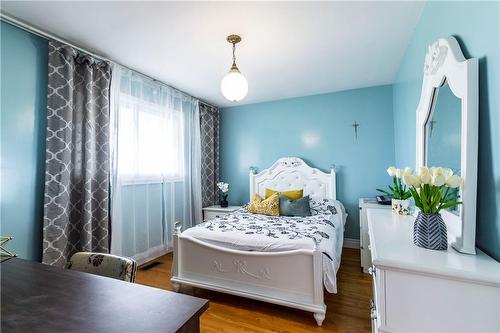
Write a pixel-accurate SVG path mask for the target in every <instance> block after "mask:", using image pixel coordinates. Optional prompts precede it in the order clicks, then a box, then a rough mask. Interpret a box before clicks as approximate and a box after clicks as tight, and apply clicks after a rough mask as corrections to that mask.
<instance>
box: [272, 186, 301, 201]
mask: <svg viewBox="0 0 500 333" xmlns="http://www.w3.org/2000/svg"><path fill="white" fill-rule="evenodd" d="M274 193H278V194H282V195H284V196H285V197H287V198H288V199H290V200H297V199H300V198H302V196H303V195H304V190H292V191H283V192H279V191H275V190H271V189H269V188H266V199H267V198H269V197H270V196H271V195H273V194H274Z"/></svg>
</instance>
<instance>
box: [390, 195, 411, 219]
mask: <svg viewBox="0 0 500 333" xmlns="http://www.w3.org/2000/svg"><path fill="white" fill-rule="evenodd" d="M392 213H393V214H396V215H410V200H408V199H406V200H399V199H392Z"/></svg>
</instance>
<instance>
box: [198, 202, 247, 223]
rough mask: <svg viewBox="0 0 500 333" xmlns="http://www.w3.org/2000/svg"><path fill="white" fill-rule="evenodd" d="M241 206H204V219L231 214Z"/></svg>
mask: <svg viewBox="0 0 500 333" xmlns="http://www.w3.org/2000/svg"><path fill="white" fill-rule="evenodd" d="M240 208H241V206H229V207H221V206H220V205H214V206H209V207H205V208H203V221H207V220H211V219H215V218H218V217H221V216H224V215H227V214H230V213H232V212H234V211H236V210H238V209H240Z"/></svg>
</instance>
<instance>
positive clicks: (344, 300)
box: [136, 249, 372, 333]
mask: <svg viewBox="0 0 500 333" xmlns="http://www.w3.org/2000/svg"><path fill="white" fill-rule="evenodd" d="M359 256H360V253H359V250H355V249H343V252H342V264H341V267H340V270H339V272H338V274H337V281H338V293H337V294H329V293H327V292H325V303H326V305H327V313H326V318H325V321H324V322H323V326H322V327H318V326H316V321H315V320H314V318H313V316H312V313H310V312H306V311H301V310H297V309H291V308H287V307H283V306H279V305H274V304H269V303H265V302H260V301H255V300H251V299H246V298H243V297H238V296H233V295H226V294H222V293H218V292H215V291H210V290H203V289H199V288H193V287H187V286H182V288H181V292H182V293H185V294H189V295H193V296H198V297H202V298H207V299H209V300H210V306H209V308H208V310H207V311H206V312H205V313H204V314H203V315H202V316H201V332H203V333H226V332H227V333H250V332H251V333H276V332H280V333H281V332H283V333H284V332H290V333H291V332H294V333H295V332H297V333H301V332H338V333H344V332H346V333H351V332H352V333H365V332H366V333H369V332H371V327H370V309H369V307H370V299H371V292H372V291H371V290H372V284H371V276H370V275H367V274H364V273H363V272H362V271H361V268H360V258H359ZM155 261H157V262H159V264H158V265H155V266H152V267H151V268H149V269H147V264H146V265H143V266H142V267H145V268H146V269H142V268H139V270H138V272H137V278H136V282H137V283H140V284H145V285H148V286H152V287H156V288H161V289H166V290H173V288H172V285H171V284H170V268H171V266H172V255H171V254H167V255H165V256H162V257H160V258H158V259H156V260H155Z"/></svg>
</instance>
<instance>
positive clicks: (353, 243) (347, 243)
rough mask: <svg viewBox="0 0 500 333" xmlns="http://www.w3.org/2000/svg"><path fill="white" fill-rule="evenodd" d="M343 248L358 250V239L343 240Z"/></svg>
mask: <svg viewBox="0 0 500 333" xmlns="http://www.w3.org/2000/svg"><path fill="white" fill-rule="evenodd" d="M344 247H346V248H348V249H359V239H354V238H344Z"/></svg>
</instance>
